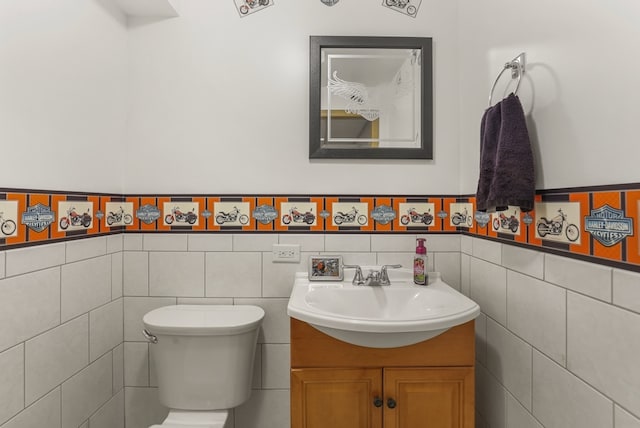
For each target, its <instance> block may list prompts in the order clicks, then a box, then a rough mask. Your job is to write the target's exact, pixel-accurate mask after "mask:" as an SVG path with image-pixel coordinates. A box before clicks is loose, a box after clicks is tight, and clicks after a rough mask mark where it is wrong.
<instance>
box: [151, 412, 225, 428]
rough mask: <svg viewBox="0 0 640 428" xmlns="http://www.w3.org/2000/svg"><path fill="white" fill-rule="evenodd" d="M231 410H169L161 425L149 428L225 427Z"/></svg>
mask: <svg viewBox="0 0 640 428" xmlns="http://www.w3.org/2000/svg"><path fill="white" fill-rule="evenodd" d="M228 416H229V412H228V411H227V410H217V411H189V410H169V415H168V416H167V418H166V419H165V420H164V422H163V423H162V424H160V425H152V426H150V427H149V428H224V426H225V423H226V422H227V418H228Z"/></svg>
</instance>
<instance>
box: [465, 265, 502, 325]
mask: <svg viewBox="0 0 640 428" xmlns="http://www.w3.org/2000/svg"><path fill="white" fill-rule="evenodd" d="M470 278H471V281H470V284H471V298H472V299H473V300H475V301H476V302H477V303H478V305H480V308H481V309H482V311H483V312H484V313H486V314H487V315H488V316H490V317H492V318H493V319H495V320H496V321H498V322H499V323H500V324H503V325H504V324H506V323H507V270H506V269H505V268H503V267H501V266H498V265H495V264H493V263H489V262H486V261H484V260H480V259H477V258H472V259H471V263H470Z"/></svg>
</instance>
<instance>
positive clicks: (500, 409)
mask: <svg viewBox="0 0 640 428" xmlns="http://www.w3.org/2000/svg"><path fill="white" fill-rule="evenodd" d="M476 402H477V403H476V405H477V406H478V408H479V409H481V410H482V415H483V419H484V420H485V421H486V426H487V427H490V428H506V427H507V425H506V421H507V390H506V389H505V388H504V386H502V385H501V384H500V382H498V380H497V379H496V378H495V377H494V376H493V375H492V374H491V373H490V372H489V371H487V370H486V369H485V367H484V366H482V365H477V366H476ZM513 428H515V427H513Z"/></svg>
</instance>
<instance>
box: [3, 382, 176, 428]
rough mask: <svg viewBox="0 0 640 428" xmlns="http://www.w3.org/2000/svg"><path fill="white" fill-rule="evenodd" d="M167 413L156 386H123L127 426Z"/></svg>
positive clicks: (140, 427)
mask: <svg viewBox="0 0 640 428" xmlns="http://www.w3.org/2000/svg"><path fill="white" fill-rule="evenodd" d="M168 413H169V411H168V409H167V408H166V407H164V406H163V405H162V404H160V402H159V401H158V388H136V387H125V389H124V414H125V420H126V422H127V425H126V426H127V428H149V427H150V426H151V425H153V424H156V423H160V422H162V421H163V420H164V419H165V418H166V417H167V414H168ZM3 428H4V427H3Z"/></svg>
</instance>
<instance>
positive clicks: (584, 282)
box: [544, 254, 612, 302]
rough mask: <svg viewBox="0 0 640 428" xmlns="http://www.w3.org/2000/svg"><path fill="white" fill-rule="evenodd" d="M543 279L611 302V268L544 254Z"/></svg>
mask: <svg viewBox="0 0 640 428" xmlns="http://www.w3.org/2000/svg"><path fill="white" fill-rule="evenodd" d="M544 258H545V264H544V280H545V281H547V282H551V283H553V284H557V285H560V286H562V287H565V288H568V289H570V290H574V291H577V292H578V293H582V294H586V295H589V296H592V297H595V298H596V299H601V300H604V301H606V302H611V288H612V287H611V275H612V269H611V268H610V267H607V266H600V265H596V264H593V263H587V262H583V261H580V260H572V259H568V258H566V257H560V256H554V255H552V254H545V256H544Z"/></svg>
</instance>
